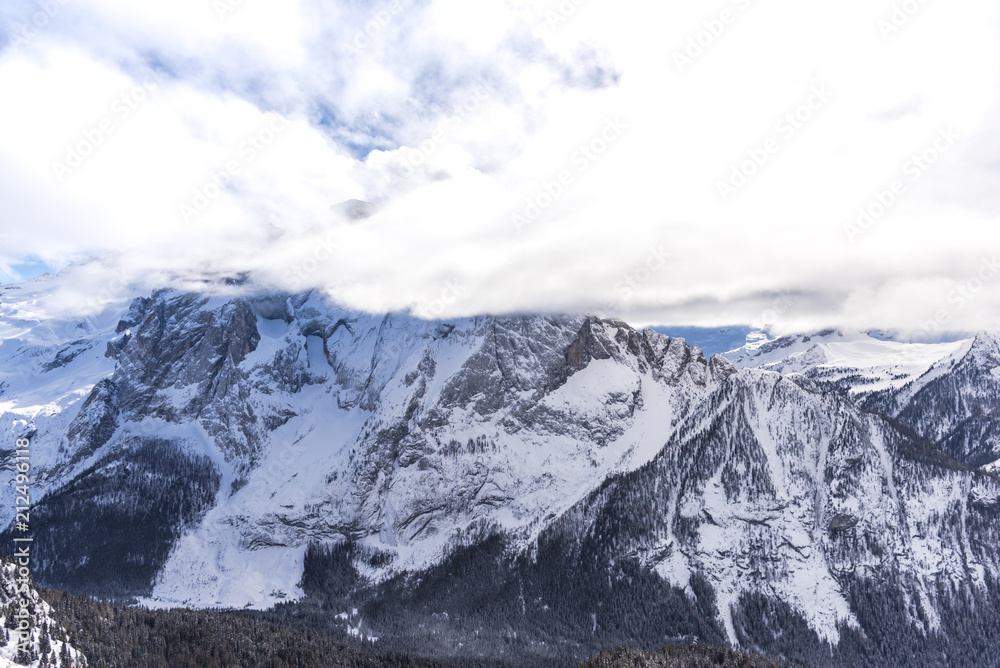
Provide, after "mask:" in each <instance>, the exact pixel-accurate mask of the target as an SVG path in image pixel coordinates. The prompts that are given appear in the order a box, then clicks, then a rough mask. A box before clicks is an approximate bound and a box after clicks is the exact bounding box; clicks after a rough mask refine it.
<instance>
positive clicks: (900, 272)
mask: <svg viewBox="0 0 1000 668" xmlns="http://www.w3.org/2000/svg"><path fill="white" fill-rule="evenodd" d="M691 4H692V3H684V4H679V3H650V2H637V1H633V0H625V1H623V2H616V3H610V2H607V0H575V1H572V2H571V1H568V0H567V1H564V2H559V1H558V0H551V1H547V0H477V2H475V3H471V2H468V1H467V0H465V1H461V0H419V1H418V0H413V1H411V2H406V1H404V0H398V1H397V0H392V1H387V2H381V3H379V2H376V3H369V2H356V1H355V2H313V1H307V0H291V1H283V2H277V1H275V0H217V1H216V0H213V1H207V0H178V1H177V2H172V3H157V4H149V3H142V4H136V3H132V2H126V1H125V0H87V1H83V0H80V1H70V0H65V2H63V1H61V0H50V1H48V2H42V3H35V2H31V1H26V0H13V1H10V2H5V3H3V6H2V7H0V44H2V46H0V90H2V91H3V99H2V101H0V127H3V128H4V132H3V133H0V201H3V202H4V207H3V210H2V211H0V235H2V236H0V269H3V271H2V272H0V280H10V278H11V276H12V275H13V274H16V275H18V276H19V277H26V276H28V275H30V274H32V273H34V272H37V271H42V270H46V269H47V268H60V267H64V266H66V265H67V264H69V263H71V262H78V261H81V260H83V259H84V258H87V257H91V256H94V255H100V256H101V258H102V262H101V263H100V264H99V266H102V267H107V268H108V271H113V272H114V273H115V275H116V276H125V277H127V278H128V282H129V283H130V284H132V285H136V286H144V287H157V286H159V285H162V284H164V283H167V284H170V283H175V282H177V281H182V282H183V281H184V280H187V279H190V280H191V281H194V282H197V281H198V279H199V277H204V276H216V275H220V274H226V273H233V274H235V273H239V272H242V271H251V272H252V273H253V275H254V276H255V277H256V279H257V280H258V281H259V283H260V284H262V285H267V286H273V287H278V288H284V289H305V288H318V289H322V290H324V291H326V292H327V293H328V294H330V295H331V297H332V298H334V299H336V300H337V301H340V302H342V303H344V304H345V305H348V306H351V307H355V308H360V309H365V310H370V311H387V310H411V311H413V312H415V313H430V312H431V311H432V310H433V313H432V314H433V315H435V316H440V317H450V316H460V315H470V314H475V313H483V312H512V311H526V310H530V311H539V310H546V311H599V312H606V313H608V314H609V315H610V314H615V315H618V316H620V317H624V318H626V319H628V320H630V321H632V322H636V323H642V324H645V323H652V324H668V325H691V326H705V327H719V326H723V325H729V324H732V323H744V324H748V325H751V326H758V325H763V326H768V327H770V328H772V329H773V330H775V331H792V330H804V329H817V328H821V327H827V326H841V327H857V328H863V329H867V328H886V329H890V328H892V329H904V330H905V329H913V328H919V327H920V326H921V325H923V326H928V323H937V325H936V326H940V327H941V328H943V329H949V330H976V329H984V328H998V327H1000V323H998V322H997V315H996V314H997V313H1000V309H998V306H1000V270H995V269H994V267H995V266H996V261H995V255H994V254H995V253H996V252H997V251H998V249H997V246H998V244H997V243H996V242H997V240H998V234H997V232H996V231H995V230H996V225H995V219H996V216H997V214H998V212H1000V211H998V210H1000V201H998V195H997V190H996V188H995V186H994V184H995V183H996V177H997V174H996V171H997V169H998V167H997V165H998V164H1000V163H998V161H997V160H996V155H997V151H998V150H1000V142H998V135H997V131H996V128H995V123H994V122H993V119H995V118H996V113H997V111H998V104H997V101H998V97H997V93H998V82H1000V76H998V75H1000V38H998V35H1000V31H998V30H997V28H998V27H1000V26H998V20H997V18H998V17H997V6H996V3H994V2H985V1H980V0H969V1H967V2H963V3H953V4H944V3H923V4H919V3H908V4H906V3H901V2H893V1H888V2H883V1H881V0H879V1H876V2H872V1H871V0H846V1H845V2H841V3H837V4H836V5H829V4H827V5H816V4H814V3H801V2H794V1H793V0H771V1H769V2H766V3H764V2H759V3H758V2H755V1H753V0H732V1H723V2H720V3H717V4H714V5H711V6H707V5H696V6H689V5H691ZM904 4H905V7H904ZM907 10H909V11H907ZM348 199H360V200H365V201H369V202H372V203H373V204H374V205H376V208H375V209H374V213H373V214H372V215H371V216H370V217H368V218H367V219H364V220H363V221H361V220H348V219H345V218H344V217H343V216H339V215H338V214H337V213H335V212H334V211H332V210H331V207H333V206H334V205H336V204H338V203H340V202H343V201H345V200H348ZM95 266H98V265H95ZM94 276H96V274H94ZM94 280H97V281H98V282H99V283H100V282H101V279H100V278H95V279H94ZM456 286H457V287H456ZM442 295H444V296H447V299H444V298H442ZM438 305H440V308H439V307H438ZM432 306H433V309H432Z"/></svg>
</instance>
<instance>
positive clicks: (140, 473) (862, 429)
mask: <svg viewBox="0 0 1000 668" xmlns="http://www.w3.org/2000/svg"><path fill="white" fill-rule="evenodd" d="M56 280H61V277H60V279H55V278H49V279H44V280H38V281H34V282H30V284H22V285H19V286H4V287H2V288H0V422H2V424H3V429H4V441H5V442H6V443H9V444H12V443H13V442H14V440H15V439H17V438H28V439H30V441H31V451H32V474H33V476H34V478H33V480H32V485H33V498H34V500H35V504H34V507H33V508H32V522H31V527H32V533H33V536H34V538H35V548H34V549H35V552H36V555H37V562H36V564H35V569H36V570H35V573H36V577H38V578H39V579H40V580H41V581H42V582H44V583H45V584H49V585H56V586H60V587H65V588H69V589H73V590H76V591H81V592H86V593H90V594H95V595H101V596H111V597H118V598H122V597H124V598H130V597H139V598H140V599H141V600H143V601H144V602H146V603H148V604H151V605H162V606H170V605H188V606H194V607H216V606H221V607H239V608H242V607H247V606H249V607H256V608H266V607H268V606H271V605H274V604H276V603H280V602H291V601H297V600H303V603H302V604H301V605H302V608H301V610H300V612H301V613H302V614H307V612H308V611H309V610H313V611H319V612H317V614H320V615H321V618H322V619H323V620H329V618H330V613H331V612H332V615H333V616H334V619H338V618H339V617H337V615H338V613H341V612H343V613H344V614H343V615H341V617H343V618H344V619H345V620H347V621H346V623H347V624H348V625H350V627H351V628H350V629H348V630H351V631H352V632H354V633H356V634H362V635H366V636H380V637H383V638H384V639H385V638H390V639H391V638H392V637H393V635H394V634H395V635H400V634H413V633H415V634H430V635H428V636H427V637H433V638H436V640H435V641H434V642H438V643H448V646H449V647H458V646H464V647H467V648H470V649H467V651H470V652H472V651H481V650H480V649H477V650H473V649H471V648H472V647H473V646H476V645H475V643H481V644H480V645H478V646H477V647H480V648H482V647H486V645H482V643H485V642H487V641H486V640H485V639H486V638H487V636H489V638H492V640H490V641H489V642H497V641H499V642H504V643H505V642H508V640H502V639H503V638H506V639H511V638H518V637H520V638H521V639H520V640H519V641H518V642H522V643H525V646H530V647H531V648H532V651H537V652H539V653H540V654H539V655H545V656H550V655H551V656H556V654H546V652H554V651H555V650H554V649H552V648H554V647H557V646H558V647H563V649H565V647H572V648H576V649H574V650H573V651H577V649H578V650H579V651H580V652H584V650H585V649H586V648H588V647H591V648H599V647H601V646H603V645H602V643H607V644H621V643H631V644H650V645H654V644H657V643H661V642H662V641H663V640H664V639H665V638H666V639H670V638H675V637H680V636H683V637H692V636H698V637H700V638H703V639H707V640H709V641H724V640H726V639H728V640H729V641H730V642H731V643H734V644H738V645H742V646H746V647H753V648H756V649H759V650H760V651H762V652H764V653H768V654H770V655H772V656H776V657H781V658H788V659H791V660H795V661H797V662H799V663H807V664H808V665H824V662H826V661H829V662H832V663H833V665H861V664H857V663H854V659H852V657H855V658H856V656H860V655H861V654H864V655H865V656H868V655H871V656H877V657H880V658H878V659H877V660H875V659H873V660H872V661H870V662H869V663H867V664H864V665H873V666H874V665H893V661H896V660H897V658H898V657H897V655H896V654H893V652H910V653H921V656H924V657H925V658H926V657H929V656H931V655H933V656H937V654H935V652H938V651H939V644H940V643H941V642H943V641H942V640H940V639H941V638H946V637H947V638H952V639H953V644H952V645H951V646H949V649H948V651H949V652H950V653H951V654H950V657H951V660H953V661H955V660H958V659H956V657H961V656H966V653H968V652H973V649H974V648H975V647H977V645H975V642H978V641H977V640H976V639H977V638H979V636H977V635H975V634H976V633H980V635H981V634H982V633H981V632H980V631H979V630H978V629H980V628H981V626H982V625H988V624H989V621H988V620H989V619H991V618H992V617H990V615H992V614H993V613H992V612H991V611H998V610H1000V597H998V596H997V595H996V592H997V590H998V585H997V583H998V582H1000V555H998V553H997V549H998V548H997V547H996V546H997V545H1000V542H998V540H997V539H998V536H997V531H998V529H1000V512H998V511H1000V483H998V481H997V478H996V477H995V475H994V474H992V473H990V472H988V471H985V470H981V469H977V468H975V467H976V466H979V465H983V464H989V463H992V462H994V461H996V460H997V459H998V458H1000V454H998V453H1000V447H998V445H997V442H998V440H1000V436H998V435H1000V431H998V430H997V427H996V424H997V420H996V413H995V411H996V408H997V406H998V404H997V397H998V396H1000V387H998V385H997V384H998V383H1000V372H997V369H998V368H1000V345H998V343H997V338H996V337H994V336H992V335H990V334H986V333H983V334H980V335H979V336H977V337H976V338H974V339H970V340H967V341H959V342H955V343H943V344H907V343H900V342H895V341H891V340H883V339H880V338H875V337H873V336H869V335H866V334H848V333H842V332H837V331H829V332H822V333H819V334H815V335H803V336H797V337H786V338H784V339H778V340H775V341H767V340H757V341H755V342H753V343H751V344H748V345H747V346H745V347H744V348H742V349H739V350H737V351H733V352H731V353H727V356H726V357H723V356H715V357H713V358H712V359H711V360H706V359H705V357H704V355H703V354H702V352H701V351H700V350H699V349H698V348H697V347H695V346H689V345H688V344H687V343H686V342H685V341H684V340H683V339H679V338H671V337H670V336H667V335H664V334H660V333H657V332H654V331H652V330H646V331H636V330H634V329H632V328H631V327H629V326H628V325H627V324H626V323H624V322H621V321H617V320H607V319H600V318H595V317H585V316H557V315H523V316H506V317H498V316H481V317H475V318H467V319H459V320H453V321H441V322H428V321H424V320H420V319H417V318H413V317H410V316H408V315H404V314H389V315H372V314H365V313H357V312H351V311H348V310H344V309H342V308H340V307H338V306H336V305H335V304H333V303H331V302H329V301H328V300H326V299H325V298H324V297H322V296H321V295H319V294H317V293H306V294H279V293H271V292H261V291H255V290H253V289H251V288H250V287H249V286H247V285H242V284H241V283H240V281H234V282H232V283H231V284H228V285H226V284H224V285H222V286H220V287H217V288H216V290H215V292H214V293H213V294H212V295H208V294H201V293H197V292H185V291H173V290H161V291H157V292H154V293H152V294H147V295H133V297H134V298H133V299H132V300H131V301H130V302H129V303H128V304H126V305H124V306H121V307H118V306H114V305H109V306H107V307H106V308H105V309H104V310H103V312H101V313H99V314H98V315H96V316H95V317H93V318H91V319H88V320H86V321H84V322H75V321H73V320H68V321H60V320H59V319H58V318H53V317H51V316H42V315H39V314H40V313H43V312H44V309H42V308H41V306H40V303H41V301H40V300H42V299H43V298H44V296H45V294H46V291H47V290H48V287H47V285H48V284H47V281H48V282H50V281H56ZM727 357H728V359H727ZM3 447H4V448H6V449H5V450H4V451H3V453H2V454H3V468H4V470H5V471H7V472H10V471H11V470H12V466H13V450H12V446H3ZM12 515H13V510H12V508H2V509H0V520H2V522H0V525H3V526H7V525H9V523H10V522H11V520H12V519H13V516H12ZM317 545H325V546H328V548H330V549H327V550H326V551H324V550H321V549H317V548H316V546H317ZM330 546H333V547H330ZM307 555H312V556H311V557H309V559H311V562H310V563H309V564H307V563H306V562H307V561H308V560H307ZM310 564H311V565H310ZM473 591H474V592H476V593H475V594H472V593H470V592H473ZM303 597H305V598H304V599H303ZM317 597H320V598H322V601H321V602H319V603H317V602H316V601H317V600H319V599H317ZM469 597H472V598H473V599H474V600H475V601H479V602H482V601H490V604H489V606H488V609H489V610H491V612H490V615H492V617H491V619H490V620H486V619H485V618H480V617H478V616H477V615H480V614H486V613H483V612H482V610H486V609H487V608H486V607H483V605H485V604H477V605H476V606H472V607H471V608H470V607H469V600H470V599H469ZM310 600H312V601H313V603H310ZM310 605H312V606H313V607H309V606H310ZM282 609H285V608H282ZM295 609H296V610H299V608H295ZM355 609H357V610H360V612H357V611H356V610H355ZM347 610H351V612H350V613H349V614H348V613H347V612H346V611H347ZM401 610H410V611H411V613H412V614H411V613H402V612H399V611H401ZM282 614H284V613H282ZM295 614H299V613H295ZM398 615H402V617H400V616H398ZM956 615H964V619H965V620H966V625H965V626H964V627H961V628H960V627H956V626H955V622H954V620H955V619H956ZM499 620H502V625H498V624H500V621H499ZM323 623H327V622H326V621H324V622H323ZM330 623H333V622H330ZM977 625H978V626H977ZM431 628H433V630H429V629H431ZM489 629H492V630H489ZM491 633H494V634H504V635H490V634H491ZM518 633H520V634H521V635H520V636H518ZM970 633H971V634H972V635H971V636H969V637H966V635H968V634H970ZM956 636H961V637H962V640H961V641H957V640H954V638H955V637H956ZM421 637H423V636H421ZM886 638H896V639H897V642H894V643H888V644H886V643H885V642H883V640H884V639H886ZM969 638H971V639H969ZM498 639H501V640H498ZM380 642H382V641H380ZM386 642H388V641H387V640H386ZM428 642H430V641H428ZM588 643H589V644H588ZM434 647H437V645H435V646H434ZM489 647H493V645H489ZM428 651H431V650H428ZM859 653H860V654H859ZM583 655H585V652H584V654H583ZM817 657H827V658H824V659H822V660H821V659H819V658H817ZM894 657H896V658H894ZM998 658H1000V657H998ZM935 660H937V659H934V660H932V659H928V662H929V664H928V665H935V664H934V661H935ZM954 665H962V664H961V662H959V663H958V664H954Z"/></svg>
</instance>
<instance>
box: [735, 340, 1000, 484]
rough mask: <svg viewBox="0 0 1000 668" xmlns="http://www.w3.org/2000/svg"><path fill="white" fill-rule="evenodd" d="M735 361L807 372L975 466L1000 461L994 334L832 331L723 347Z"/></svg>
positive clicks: (999, 344)
mask: <svg viewBox="0 0 1000 668" xmlns="http://www.w3.org/2000/svg"><path fill="white" fill-rule="evenodd" d="M726 356H727V357H728V358H729V359H730V360H732V362H733V364H734V365H735V366H736V367H737V368H746V367H756V368H761V369H768V370H772V371H778V372H780V373H783V374H786V375H798V376H803V377H806V378H809V379H811V380H813V381H815V382H816V383H817V385H818V386H819V387H821V388H822V389H824V390H827V391H832V392H839V393H841V394H843V395H845V396H848V397H850V398H852V399H853V400H854V401H856V402H857V403H858V404H859V405H860V406H861V407H863V408H865V409H867V410H871V411H874V412H878V413H881V414H884V415H887V416H889V417H892V418H894V419H897V420H898V421H899V422H900V423H902V424H904V425H906V426H907V427H909V428H911V429H913V430H914V431H915V432H916V433H917V434H919V435H920V436H922V437H924V438H926V439H928V440H930V441H931V442H933V443H934V444H935V445H937V446H938V447H940V448H941V449H942V450H943V451H944V452H946V453H947V454H948V455H950V456H951V457H954V458H955V459H957V460H958V461H960V462H963V463H966V464H970V465H973V466H987V465H990V464H992V463H994V462H996V461H998V460H1000V370H998V369H1000V340H998V337H997V335H996V334H992V333H989V332H980V333H979V334H977V335H976V336H975V337H974V338H970V339H966V340H960V341H956V342H951V343H936V344H922V343H900V342H896V341H891V340H889V341H887V340H880V339H876V338H873V337H871V336H869V335H868V334H862V333H845V332H840V331H835V330H830V331H825V332H821V333H819V334H816V335H812V336H807V335H799V336H790V337H783V338H780V339H777V340H774V341H761V342H756V343H754V344H750V345H747V346H745V347H743V348H740V349H737V350H734V351H732V352H729V353H726Z"/></svg>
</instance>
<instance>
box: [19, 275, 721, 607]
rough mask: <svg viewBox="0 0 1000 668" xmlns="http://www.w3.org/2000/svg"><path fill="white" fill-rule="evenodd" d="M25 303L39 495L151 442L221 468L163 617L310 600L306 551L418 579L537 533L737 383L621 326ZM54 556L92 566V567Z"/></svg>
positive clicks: (679, 345)
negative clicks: (358, 559) (457, 556)
mask: <svg viewBox="0 0 1000 668" xmlns="http://www.w3.org/2000/svg"><path fill="white" fill-rule="evenodd" d="M12 310H13V309H12ZM28 311H30V309H27V308H26V307H25V305H24V304H23V303H22V305H21V306H20V311H19V312H18V313H17V315H18V317H17V318H15V317H10V318H9V320H10V322H15V321H17V323H19V324H18V325H17V326H13V325H10V326H8V327H7V328H5V329H4V337H5V338H4V340H3V342H2V343H0V354H2V360H0V365H2V368H3V369H4V370H5V372H6V375H5V376H4V385H3V393H2V394H0V420H2V423H3V425H4V429H5V431H6V436H7V439H8V440H9V441H10V442H12V441H13V439H14V438H16V437H18V436H22V435H30V436H31V438H32V449H33V453H34V455H33V456H34V460H33V465H34V473H35V476H36V480H35V482H34V485H35V489H34V494H35V496H36V497H41V496H42V494H43V493H45V492H49V493H51V494H55V496H51V494H50V497H49V498H50V500H51V499H54V498H56V499H57V498H63V496H65V494H66V493H68V492H67V490H70V491H72V490H79V489H80V486H81V484H82V483H81V479H84V480H88V479H89V478H88V476H94V475H100V476H103V477H102V480H104V481H106V480H109V479H111V480H113V479H115V478H114V476H115V475H117V474H122V475H125V474H127V473H129V471H128V469H129V466H130V464H129V461H130V458H131V455H130V453H131V452H133V451H134V449H135V448H137V447H138V446H137V445H136V444H137V443H141V442H143V439H152V438H155V439H158V440H157V441H156V443H158V444H162V443H169V444H171V447H172V448H176V449H177V450H178V451H179V452H184V453H187V454H188V455H190V456H192V457H204V459H196V460H192V461H206V462H211V466H213V467H214V468H215V469H216V472H217V473H218V475H219V478H220V481H221V482H220V484H219V486H218V490H219V491H218V493H217V494H216V496H215V499H214V502H212V503H211V507H210V508H207V509H205V511H204V512H203V513H201V516H198V513H195V514H194V516H195V517H196V520H195V521H193V522H192V520H191V517H190V516H187V515H186V516H185V519H184V522H186V523H184V522H182V521H181V519H178V520H177V523H178V526H180V527H181V529H183V530H182V531H181V535H180V536H179V538H178V539H177V540H176V542H175V543H174V544H173V545H172V546H171V549H170V551H169V558H167V559H166V562H165V563H164V564H163V566H162V568H160V569H159V572H158V573H157V575H156V581H155V587H154V588H153V589H152V591H151V592H145V593H147V594H148V597H147V598H146V599H145V600H146V601H147V602H149V603H151V604H156V605H179V604H184V605H191V606H235V607H243V606H246V605H251V606H260V607H262V606H268V605H271V604H273V603H275V602H277V601H281V600H288V599H290V598H294V597H296V596H299V595H300V594H301V591H300V590H299V588H298V581H299V579H300V577H301V568H302V557H303V554H304V549H305V546H306V545H307V543H308V542H309V541H338V540H343V539H352V540H358V541H361V542H362V543H364V544H367V545H368V546H370V547H372V548H374V549H378V550H382V551H385V552H387V553H388V554H389V555H391V560H390V562H389V563H388V565H387V566H385V567H384V568H383V569H382V572H380V573H371V574H370V575H372V576H374V577H378V576H381V575H387V574H389V573H393V572H398V571H401V570H404V569H409V570H413V569H419V568H422V567H426V566H427V565H429V564H432V563H434V562H435V561H436V560H438V559H440V557H441V555H442V554H443V553H444V551H445V549H446V548H447V547H448V546H449V544H452V543H454V542H456V541H460V540H461V539H462V536H463V534H464V533H466V532H469V531H471V530H474V529H478V528H482V527H483V526H491V527H497V528H501V529H504V530H506V531H507V532H511V533H513V534H516V535H520V536H522V538H523V540H524V541H525V542H526V541H529V540H530V539H531V537H532V536H534V535H537V533H538V532H539V531H540V530H541V529H542V528H543V527H544V526H545V525H546V524H547V523H549V522H551V520H552V519H554V518H555V517H557V516H558V515H559V514H560V513H562V512H563V511H564V510H565V509H567V508H569V507H570V506H571V505H572V504H573V503H574V502H575V501H577V500H578V499H580V498H581V497H582V496H583V495H584V494H585V493H586V492H587V491H588V490H590V489H592V488H593V487H595V486H596V485H598V484H599V483H600V482H601V481H602V480H603V479H604V478H605V477H606V476H607V475H608V473H609V472H611V471H616V470H631V469H633V468H635V467H637V466H640V465H641V464H643V463H644V462H646V461H648V460H649V459H650V458H651V457H653V456H654V455H655V454H656V452H657V451H658V449H659V447H660V446H661V445H662V443H664V442H665V441H666V440H667V439H668V438H669V436H670V434H671V433H672V431H673V429H674V427H675V425H676V424H677V423H678V422H679V420H680V419H681V418H682V417H683V416H684V415H685V414H686V412H687V411H688V409H689V408H690V406H691V405H692V404H694V403H696V402H697V401H699V400H700V399H701V398H702V397H704V396H705V395H706V394H707V393H708V392H710V391H711V390H712V388H713V387H714V386H715V385H717V384H718V383H719V382H720V381H721V380H722V379H724V378H725V377H726V376H727V375H728V374H729V373H731V371H732V369H731V367H730V366H729V365H728V363H726V362H725V361H724V360H722V359H721V358H716V359H714V360H713V361H712V362H711V363H708V362H706V360H705V359H704V357H703V356H702V355H701V353H700V351H699V350H698V349H697V348H691V347H689V346H688V345H686V344H685V342H684V341H683V340H680V339H670V338H668V337H666V336H663V335H660V334H657V333H655V332H652V331H646V332H636V331H634V330H632V329H631V328H629V327H628V326H627V325H625V324H624V323H621V322H616V321H602V320H597V319H590V318H584V317H560V316H524V317H505V318H500V317H479V318H471V319H465V320H458V321H452V322H447V323H444V322H426V321H421V320H418V319H415V318H411V317H407V316H403V315H389V316H372V315H366V314H361V313H352V312H347V311H344V310H341V309H339V308H337V307H335V306H333V305H331V304H329V303H327V302H326V301H325V300H324V299H322V298H321V297H319V296H318V295H315V294H305V295H277V294H273V295H263V296H261V295H256V296H245V297H237V298H225V297H205V296H201V295H198V294H193V293H177V292H170V291H161V292H157V293H155V294H154V295H153V296H152V297H149V298H139V299H136V300H135V301H134V302H133V303H132V305H131V307H130V308H129V309H128V311H127V312H125V313H121V312H119V314H118V315H119V316H120V317H119V318H116V319H106V321H102V322H100V323H99V326H97V327H92V329H93V331H89V332H74V334H73V336H72V337H67V336H63V338H61V339H60V338H59V337H57V336H49V337H48V338H46V337H45V336H42V335H40V334H38V331H37V330H41V329H45V328H50V327H51V325H52V321H51V319H49V320H44V321H41V320H40V321H36V322H34V323H32V322H31V319H30V316H29V315H26V313H27V312H28ZM112 320H114V322H113V323H112ZM157 447H163V446H162V445H157ZM5 459H7V460H8V461H7V464H6V467H7V468H9V467H10V464H11V462H10V461H9V458H5ZM122 469H124V470H125V473H122ZM95 470H96V473H95ZM81 476H82V477H83V478H81ZM171 489H173V488H171ZM57 492H58V493H57ZM73 493H77V492H73ZM177 493H178V494H186V493H187V492H177ZM104 497H107V498H104ZM104 497H102V498H104V500H103V501H100V502H101V503H106V504H118V505H120V504H121V501H120V500H118V501H116V500H115V499H114V497H116V493H114V492H111V493H110V496H108V494H105V495H104ZM53 503H54V502H53ZM50 506H51V507H52V508H53V509H52V510H50V511H49V512H50V515H51V516H56V515H57V514H58V512H57V509H55V508H56V507H55V506H54V505H52V504H50ZM105 507H106V506H105ZM115 507H117V506H115ZM9 515H10V510H9V509H8V508H3V509H2V510H0V519H2V520H3V524H4V525H6V524H7V523H8V522H9V521H10V520H11V519H12V518H11V517H10V516H9ZM181 529H178V530H179V531H180V530H181ZM81 538H83V535H82V531H81ZM53 549H55V548H53ZM63 549H64V550H69V551H66V552H64V553H60V555H59V559H62V560H63V561H65V560H66V559H69V558H73V559H77V560H79V562H80V563H79V564H78V566H79V567H80V568H83V567H84V566H86V565H87V560H88V559H89V558H90V556H91V555H88V554H87V548H86V547H80V548H79V549H80V550H81V552H80V553H79V554H74V553H73V552H72V549H76V548H63ZM70 567H72V568H76V566H74V565H72V564H70ZM140 593H143V592H140Z"/></svg>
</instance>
